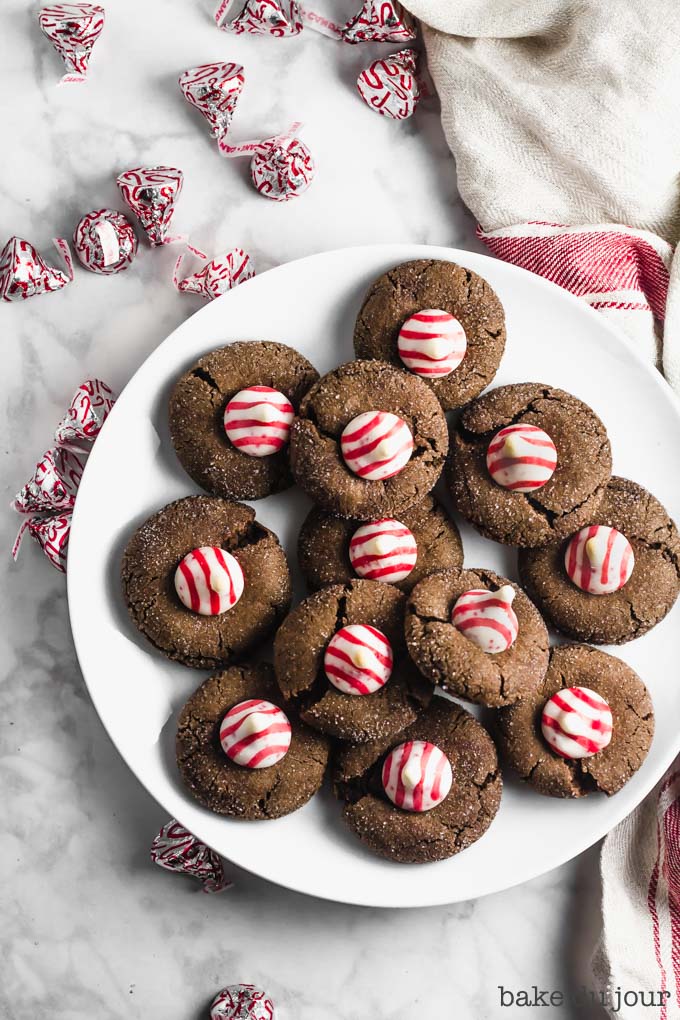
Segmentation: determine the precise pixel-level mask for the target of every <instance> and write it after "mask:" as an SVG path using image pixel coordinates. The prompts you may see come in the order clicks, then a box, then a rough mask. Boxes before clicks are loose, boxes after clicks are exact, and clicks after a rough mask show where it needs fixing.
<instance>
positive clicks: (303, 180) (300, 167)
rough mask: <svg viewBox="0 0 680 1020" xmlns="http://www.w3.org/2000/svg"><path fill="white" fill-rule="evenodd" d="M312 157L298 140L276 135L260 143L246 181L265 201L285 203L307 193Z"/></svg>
mask: <svg viewBox="0 0 680 1020" xmlns="http://www.w3.org/2000/svg"><path fill="white" fill-rule="evenodd" d="M315 172H316V166H315V164H314V157H313V156H312V153H311V151H310V149H309V147H308V146H307V145H305V143H304V142H303V141H301V139H299V138H295V137H292V136H290V135H277V136H276V137H275V138H266V139H265V140H264V141H263V142H261V143H260V151H257V152H255V154H254V155H253V158H252V159H251V161H250V177H251V180H252V182H253V184H254V185H255V187H256V188H257V190H258V191H259V192H260V194H261V195H264V197H265V198H271V199H273V200H274V201H275V202H287V201H288V200H289V199H291V198H297V196H298V195H302V194H303V192H305V191H306V190H307V188H308V187H309V185H310V184H311V183H312V181H313V180H314V174H315Z"/></svg>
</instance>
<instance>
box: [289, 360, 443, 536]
mask: <svg viewBox="0 0 680 1020" xmlns="http://www.w3.org/2000/svg"><path fill="white" fill-rule="evenodd" d="M360 416H361V420H358V419H359V417H360ZM447 449H448V435H447V428H446V419H445V418H444V415H443V413H442V409H441V407H440V406H439V403H438V401H437V399H436V397H435V396H434V395H433V393H432V392H431V391H430V390H429V389H428V387H427V386H426V385H425V383H423V382H422V381H421V380H420V379H418V378H416V376H413V375H410V374H409V373H408V372H404V371H401V370H399V369H397V368H393V367H392V366H391V365H387V364H386V363H384V362H379V361H353V362H350V363H349V364H347V365H341V366H340V368H336V369H335V371H333V372H329V373H328V375H325V376H324V377H323V378H322V379H320V380H319V382H318V383H316V385H315V386H313V387H312V389H311V390H310V391H309V393H308V394H307V395H306V396H305V397H304V399H303V400H302V402H301V404H300V410H299V414H298V417H297V418H296V419H295V421H294V422H293V428H292V432H291V441H290V459H291V467H292V470H293V475H294V477H295V481H296V482H297V483H298V485H299V486H300V487H301V488H302V489H304V491H305V492H306V493H307V494H308V495H309V496H311V497H312V499H313V500H314V501H315V502H316V503H318V504H319V505H320V506H321V507H322V508H323V509H324V510H327V511H329V512H330V513H333V514H337V515H339V516H340V517H352V518H355V519H356V520H364V521H365V520H370V519H371V518H376V517H385V516H395V515H398V514H400V513H403V512H404V511H405V510H407V509H408V508H409V507H410V506H413V504H414V503H418V502H420V501H421V500H422V499H424V498H425V496H426V495H427V494H428V492H429V491H430V489H431V488H432V487H433V486H434V484H435V482H436V481H437V479H438V478H439V475H440V474H441V471H442V468H443V466H444V459H445V457H446V451H447Z"/></svg>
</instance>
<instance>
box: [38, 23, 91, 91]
mask: <svg viewBox="0 0 680 1020" xmlns="http://www.w3.org/2000/svg"><path fill="white" fill-rule="evenodd" d="M104 18H105V12H104V8H103V7H98V6H96V5H95V4H52V5H51V6H49V7H43V9H42V10H41V11H40V13H39V14H38V24H39V25H40V28H41V29H42V31H43V33H44V34H45V35H46V36H47V38H48V39H49V40H50V42H51V43H52V45H53V46H54V48H55V50H56V51H57V53H58V54H59V56H60V57H61V58H62V60H63V61H64V65H65V67H66V74H65V75H64V77H63V78H62V79H61V82H60V83H59V84H60V85H69V84H73V83H75V82H84V81H85V79H86V76H87V67H88V64H89V62H90V55H91V53H92V47H93V46H94V44H95V43H96V41H97V39H98V38H99V36H100V35H101V31H102V29H103V27H104Z"/></svg>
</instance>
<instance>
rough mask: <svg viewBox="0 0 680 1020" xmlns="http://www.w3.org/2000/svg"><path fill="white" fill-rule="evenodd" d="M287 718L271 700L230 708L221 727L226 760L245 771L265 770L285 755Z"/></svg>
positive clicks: (250, 701) (287, 743)
mask: <svg viewBox="0 0 680 1020" xmlns="http://www.w3.org/2000/svg"><path fill="white" fill-rule="evenodd" d="M290 740H291V728H290V723H289V722H288V717H287V716H286V714H285V712H282V711H281V709H280V708H278V707H277V706H276V705H272V703H271V701H262V700H260V699H258V698H251V699H250V700H249V701H241V702H239V704H238V705H234V707H233V708H230V709H229V711H228V712H227V714H226V715H225V717H224V719H223V720H222V724H221V726H220V743H221V745H222V750H223V751H224V753H225V754H226V756H227V758H230V759H231V761H233V762H236V764H237V765H243V766H244V767H245V768H247V769H266V768H269V766H270V765H276V764H277V763H278V762H280V761H281V759H282V758H284V757H285V756H286V754H287V753H288V748H289V747H290Z"/></svg>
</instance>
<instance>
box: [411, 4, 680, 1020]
mask: <svg viewBox="0 0 680 1020" xmlns="http://www.w3.org/2000/svg"><path fill="white" fill-rule="evenodd" d="M405 6H406V7H407V8H408V9H409V10H410V11H411V12H412V13H413V14H414V15H416V17H418V18H419V19H420V21H421V22H422V25H423V34H424V38H425V45H426V49H427V57H428V64H429V70H430V74H431V76H432V79H433V81H434V84H435V86H436V89H437V91H438V93H439V96H440V99H441V106H442V123H443V126H444V131H445V134H446V137H447V140H448V143H449V146H450V148H451V151H452V153H453V155H454V157H455V160H456V170H457V175H458V188H459V191H460V194H461V196H462V198H463V200H464V201H465V203H466V204H467V205H468V207H469V208H470V209H471V211H472V212H473V214H474V215H475V216H476V218H477V220H478V222H479V225H480V229H479V234H480V236H481V237H482V238H483V239H484V240H485V241H486V243H487V244H488V246H489V247H490V248H491V250H492V251H493V252H494V253H495V254H496V255H498V256H499V257H501V258H504V259H506V260H507V261H510V262H514V263H516V264H518V265H522V266H524V267H525V268H527V269H530V270H532V271H533V272H537V273H540V274H541V275H543V276H546V277H547V278H549V279H552V280H554V281H555V282H556V283H559V284H560V285H561V286H563V287H566V288H567V289H568V290H570V291H571V292H572V293H575V294H578V295H579V296H581V297H582V298H583V299H584V300H586V301H588V303H589V304H590V305H591V306H592V307H594V308H598V309H600V310H601V311H602V312H603V314H606V315H608V316H609V317H610V318H611V319H612V320H613V321H615V322H617V323H618V325H619V326H620V327H621V328H622V330H623V331H624V332H625V334H626V336H627V338H628V341H629V342H630V343H631V344H632V345H633V346H635V348H636V349H637V350H638V351H639V352H640V353H641V354H642V355H643V356H644V357H647V358H649V359H654V360H655V361H656V362H657V364H659V367H661V368H662V369H663V371H664V372H665V375H666V378H667V379H668V381H669V382H670V383H671V385H672V386H673V387H674V388H675V389H676V391H677V392H679V393H680V257H676V258H675V260H674V261H673V249H674V247H675V245H676V243H677V241H678V239H679V235H680V191H679V189H678V173H679V171H680V3H679V2H677V0H582V2H576V0H405ZM664 320H665V329H664V331H663V349H662V350H659V349H658V346H657V343H658V341H659V340H660V339H661V336H662V327H663V324H664ZM601 870H602V915H603V933H602V938H601V940H600V944H599V947H598V951H597V953H596V956H595V959H594V979H593V984H594V987H597V988H599V989H603V988H605V987H607V986H608V987H610V988H612V989H613V990H614V991H615V989H616V988H617V987H620V988H621V990H622V992H624V993H625V992H626V991H635V990H642V991H644V992H645V993H646V995H648V993H650V992H653V991H662V992H663V1006H662V1007H660V1008H654V1007H650V1006H648V1005H647V1002H646V1001H644V1000H643V1002H644V1005H641V1003H640V1002H639V1001H638V1002H637V1003H636V1004H630V1005H629V1004H626V1003H625V1002H623V1003H622V1004H621V1007H620V1011H618V1012H616V1013H615V1014H614V1015H615V1016H617V1017H619V1018H620V1020H639V1018H640V1016H642V1015H644V1016H645V1017H646V1018H647V1020H652V1018H658V1020H673V1018H680V759H679V760H678V762H676V765H675V766H674V768H672V769H671V770H670V771H669V773H668V774H667V776H666V777H665V778H664V780H663V781H662V782H661V784H660V785H659V787H658V788H657V790H656V791H655V792H654V793H653V794H651V795H650V797H649V798H648V799H647V800H646V801H645V802H644V803H643V804H641V805H640V807H639V808H638V809H637V810H636V811H634V812H633V814H632V815H631V816H630V817H629V818H627V819H626V821H624V822H623V823H621V824H620V825H619V826H617V827H616V828H615V829H614V830H613V831H612V832H611V833H610V834H609V836H608V837H607V839H606V840H605V843H604V847H603V851H602V860H601ZM614 1002H615V1003H616V1002H617V1000H616V996H615V995H614Z"/></svg>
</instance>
